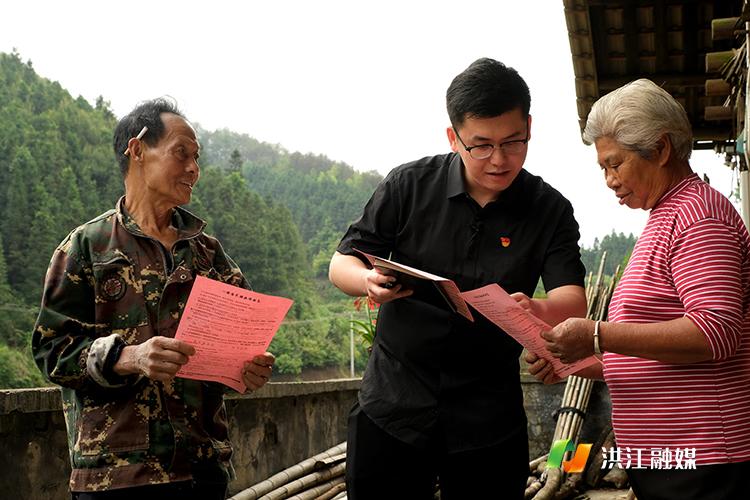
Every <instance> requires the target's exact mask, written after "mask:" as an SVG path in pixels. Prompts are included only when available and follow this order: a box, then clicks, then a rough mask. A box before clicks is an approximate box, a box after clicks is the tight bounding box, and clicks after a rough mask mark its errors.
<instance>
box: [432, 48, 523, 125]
mask: <svg viewBox="0 0 750 500" xmlns="http://www.w3.org/2000/svg"><path fill="white" fill-rule="evenodd" d="M445 101H446V105H447V107H448V117H449V118H450V121H451V124H452V125H453V126H454V127H456V128H458V127H460V126H461V125H463V123H464V120H466V119H467V118H472V117H477V118H493V117H495V116H500V115H502V114H503V113H506V112H508V111H512V110H514V109H516V108H520V109H521V113H522V114H523V116H524V118H525V117H528V116H529V108H530V107H531V94H530V93H529V86H528V85H526V82H525V81H524V79H523V78H521V75H519V74H518V71H516V70H515V69H513V68H510V67H508V66H506V65H505V64H503V63H501V62H500V61H496V60H494V59H490V58H488V57H483V58H481V59H477V60H476V61H474V62H473V63H471V65H469V67H468V68H466V69H465V70H464V71H463V72H462V73H460V74H459V75H458V76H456V77H455V78H454V79H453V81H452V82H451V84H450V86H449V87H448V92H446V96H445Z"/></svg>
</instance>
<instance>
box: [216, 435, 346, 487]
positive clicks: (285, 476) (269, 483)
mask: <svg viewBox="0 0 750 500" xmlns="http://www.w3.org/2000/svg"><path fill="white" fill-rule="evenodd" d="M341 453H346V441H344V442H343V443H340V444H338V445H336V446H334V447H333V448H330V449H328V450H326V451H324V452H322V453H319V454H317V455H315V456H313V457H311V458H308V459H307V460H303V461H302V462H300V463H298V464H296V465H293V466H292V467H289V468H288V469H284V470H283V471H281V472H279V473H278V474H274V475H273V476H271V477H269V478H268V479H266V480H265V481H261V482H260V483H258V484H255V485H253V486H250V487H249V488H247V489H245V490H242V491H241V492H239V493H237V494H236V495H234V496H233V497H232V498H230V499H229V500H258V498H260V497H261V496H263V495H265V494H266V493H268V492H270V491H273V490H274V489H276V488H278V487H279V486H281V485H283V484H286V483H288V482H289V481H293V480H295V479H297V478H299V477H302V476H304V475H305V474H307V473H309V472H310V471H311V470H313V469H314V467H315V464H316V462H318V461H319V460H323V459H325V458H328V457H331V456H335V455H340V454H341Z"/></svg>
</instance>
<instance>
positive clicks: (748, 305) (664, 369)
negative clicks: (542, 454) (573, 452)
mask: <svg viewBox="0 0 750 500" xmlns="http://www.w3.org/2000/svg"><path fill="white" fill-rule="evenodd" d="M749 253H750V236H749V235H748V231H747V229H746V228H745V225H744V224H743V222H742V219H740V216H739V215H738V214H737V211H736V210H735V209H734V207H733V206H732V205H731V203H730V202H729V200H727V199H726V198H725V197H724V196H722V195H721V194H720V193H718V192H717V191H716V190H715V189H713V188H711V187H710V186H709V185H708V184H706V183H705V182H703V181H702V180H700V179H699V178H698V176H697V175H695V174H693V175H691V176H690V177H688V178H686V179H684V180H683V181H681V182H680V183H679V184H678V185H677V186H675V187H674V188H672V189H671V190H670V191H669V192H667V193H666V194H665V195H664V196H663V197H662V198H661V199H660V200H659V202H658V203H657V205H656V206H655V207H654V208H653V210H652V211H651V213H650V215H649V218H648V222H647V224H646V228H645V229H644V230H643V234H642V235H641V237H640V238H639V239H638V242H637V243H636V245H635V249H634V250H633V255H632V256H631V258H630V261H629V262H628V265H627V268H626V269H625V272H624V274H623V277H622V280H621V281H620V283H619V284H618V286H617V289H616V290H615V293H614V296H613V297H612V303H611V304H610V307H609V321H616V322H620V323H655V322H662V321H669V320H673V319H678V318H682V317H684V316H687V317H688V318H690V319H691V320H692V321H693V322H694V323H695V324H696V325H697V326H698V328H699V329H700V330H701V331H702V332H703V334H704V335H705V336H706V339H708V342H709V344H710V346H711V351H712V352H713V360H712V361H707V362H702V363H695V364H670V363H662V362H659V361H653V360H649V359H643V358H635V357H630V356H623V355H620V354H614V353H605V354H604V378H605V380H606V381H607V385H608V387H609V391H610V396H611V398H612V424H613V427H614V430H615V437H616V440H617V446H618V448H619V449H621V450H622V449H623V448H625V447H630V448H631V449H640V450H643V457H644V465H645V466H649V461H650V458H649V457H650V452H651V450H652V449H661V450H663V449H665V448H670V450H672V451H673V452H674V451H675V450H676V449H682V450H684V449H692V448H695V460H696V463H697V464H698V465H702V464H719V463H728V462H741V461H747V460H750V256H749V255H748V254H749ZM657 453H658V452H657ZM673 466H674V464H673Z"/></svg>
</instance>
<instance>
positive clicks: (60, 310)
mask: <svg viewBox="0 0 750 500" xmlns="http://www.w3.org/2000/svg"><path fill="white" fill-rule="evenodd" d="M172 223H173V225H174V226H175V227H176V228H177V230H178V235H179V236H178V238H179V239H178V241H177V242H176V243H175V244H174V246H173V248H172V251H171V252H170V251H169V250H167V249H165V248H164V246H163V245H161V244H160V243H159V242H157V241H156V240H154V239H152V238H150V237H148V236H146V235H144V234H143V233H142V232H141V230H140V228H139V227H138V225H137V224H136V223H135V221H134V220H133V219H132V217H130V216H129V215H128V214H127V212H126V211H125V209H124V197H123V198H121V199H120V201H119V202H118V204H117V207H116V209H114V210H110V211H108V212H106V213H104V214H102V215H100V216H99V217H97V218H95V219H93V220H92V221H90V222H87V223H86V224H83V225H82V226H80V227H78V228H76V229H75V230H74V231H73V232H71V233H70V234H69V235H68V236H67V237H66V238H65V239H64V240H63V242H62V243H61V244H60V245H59V246H58V247H57V249H56V250H55V253H54V255H53V257H52V261H51V263H50V266H49V269H48V270H47V276H46V279H45V285H44V294H43V297H42V305H41V310H40V313H39V318H38V319H37V322H36V325H35V327H34V333H33V340H32V351H33V354H34V359H35V361H36V363H37V365H38V366H39V368H40V369H41V370H42V372H43V373H44V375H45V376H46V377H47V378H48V379H49V380H50V381H51V382H53V383H55V384H59V385H60V386H62V396H63V409H64V412H65V421H66V424H67V428H68V445H69V448H70V459H71V464H72V468H73V472H72V474H71V479H70V487H71V490H72V491H99V490H107V489H115V488H122V487H128V486H138V485H144V484H154V483H165V482H172V481H181V480H189V479H192V478H195V477H197V478H210V479H204V480H211V481H215V480H228V479H229V478H230V477H231V476H232V475H233V470H232V467H231V464H230V462H229V459H230V456H231V453H232V450H231V446H230V443H229V440H228V433H227V419H226V411H225V408H224V403H223V394H224V389H223V386H220V385H219V384H215V383H212V382H200V381H196V380H188V379H182V378H176V379H174V380H173V381H172V382H170V383H162V382H156V381H153V380H150V379H148V378H146V377H139V376H131V377H119V376H117V375H116V374H114V372H112V370H111V369H106V367H107V366H110V365H112V364H113V360H112V359H111V357H110V359H109V360H108V358H107V356H108V355H109V354H110V352H112V354H113V355H114V353H116V352H117V351H116V350H115V349H116V348H119V347H121V346H118V344H124V345H132V344H139V343H141V342H144V341H146V340H147V339H149V338H151V337H154V336H157V335H161V336H166V337H174V334H175V332H176V330H177V325H178V323H179V321H180V317H181V315H182V310H183V308H184V307H185V303H186V301H187V298H188V295H189V294H190V290H191V288H192V284H193V280H194V278H195V277H196V276H197V275H201V276H206V277H209V278H212V279H216V280H220V281H223V282H226V283H230V284H232V285H236V286H241V287H243V288H248V289H249V288H250V287H249V284H248V282H247V281H246V280H245V278H244V277H243V276H242V274H241V272H240V270H239V268H238V267H237V266H236V265H235V264H234V262H233V261H232V260H231V259H230V258H229V257H228V256H227V255H226V254H225V253H224V250H223V249H222V247H221V245H220V244H219V242H218V241H217V240H216V239H215V238H212V237H210V236H207V235H206V234H204V233H203V228H204V227H205V223H204V222H203V221H202V220H200V219H198V218H197V217H195V216H194V215H192V214H191V213H190V212H188V211H187V210H184V209H181V208H177V209H175V211H174V214H173V220H172Z"/></svg>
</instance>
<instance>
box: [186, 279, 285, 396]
mask: <svg viewBox="0 0 750 500" xmlns="http://www.w3.org/2000/svg"><path fill="white" fill-rule="evenodd" d="M292 303H293V301H292V300H290V299H286V298H284V297H274V296H272V295H264V294H261V293H256V292H251V291H250V290H245V289H244V288H238V287H236V286H232V285H228V284H226V283H222V282H220V281H215V280H212V279H208V278H204V277H203V276H198V277H197V278H196V279H195V284H193V289H192V291H191V292H190V297H189V298H188V301H187V305H186V306H185V311H184V312H183V314H182V318H181V319H180V324H179V326H178V327H177V333H176V334H175V338H176V339H179V340H182V341H184V342H187V343H188V344H190V345H192V346H193V347H195V354H194V355H193V356H191V357H190V361H188V362H187V363H186V364H185V365H183V366H182V368H181V369H180V371H178V372H177V376H178V377H183V378H189V379H195V380H210V381H213V382H221V383H222V384H225V385H228V386H229V387H231V388H232V389H235V390H236V391H238V392H241V393H244V392H245V390H246V389H247V387H245V383H244V382H243V381H242V366H243V365H244V363H245V361H250V360H252V359H253V357H255V356H256V355H258V354H263V353H264V352H266V349H268V345H269V344H270V343H271V340H272V339H273V336H274V334H275V333H276V331H277V330H278V329H279V326H280V325H281V322H282V321H283V319H284V316H286V313H287V312H288V311H289V308H290V307H291V306H292Z"/></svg>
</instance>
